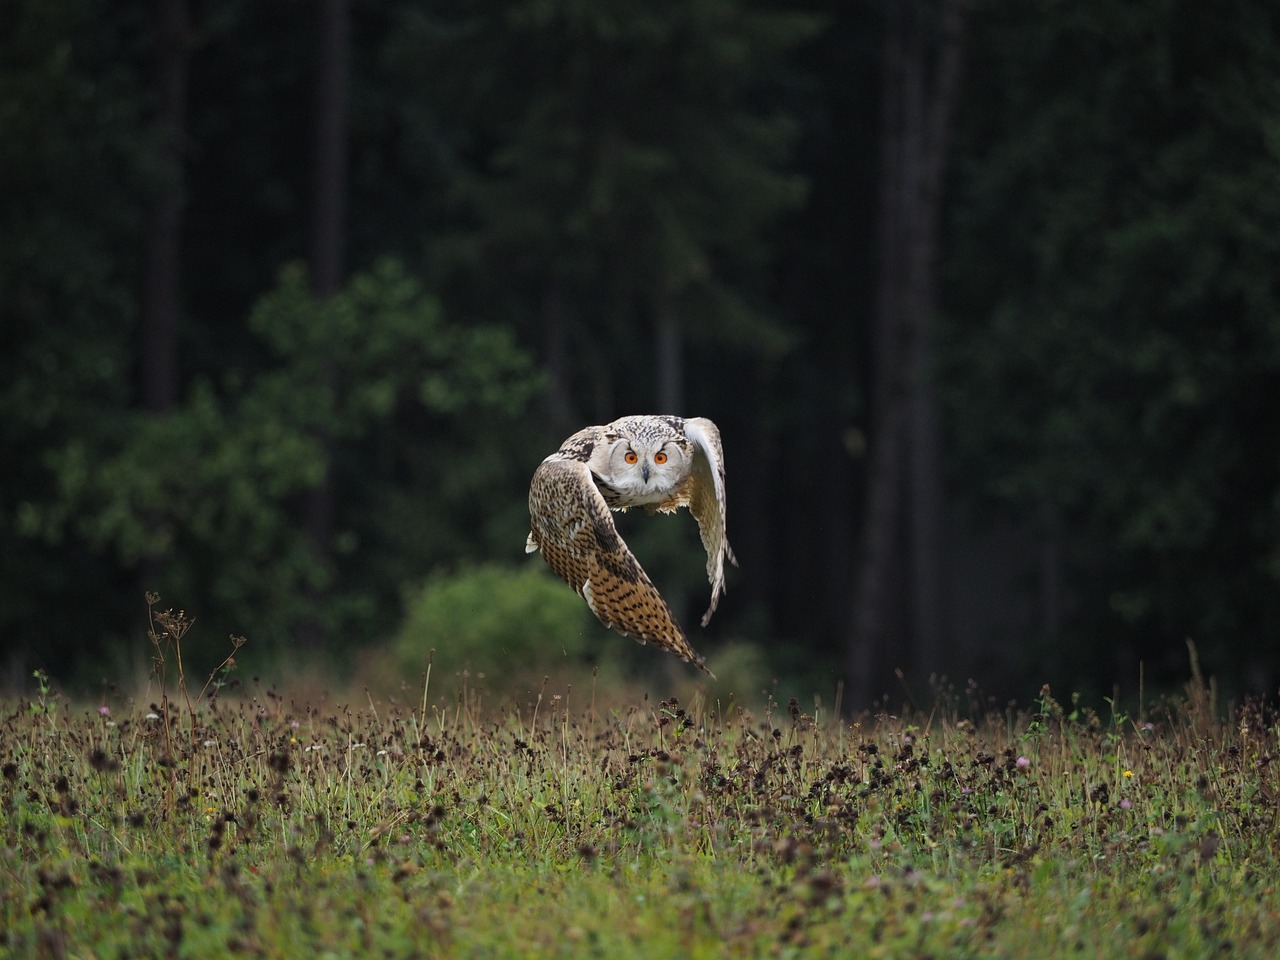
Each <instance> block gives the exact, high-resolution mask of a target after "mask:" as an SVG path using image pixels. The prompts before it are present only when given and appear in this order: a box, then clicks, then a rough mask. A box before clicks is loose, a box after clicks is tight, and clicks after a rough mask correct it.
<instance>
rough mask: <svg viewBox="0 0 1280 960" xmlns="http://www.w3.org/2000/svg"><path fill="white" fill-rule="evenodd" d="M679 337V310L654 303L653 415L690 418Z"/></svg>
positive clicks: (668, 303) (668, 301)
mask: <svg viewBox="0 0 1280 960" xmlns="http://www.w3.org/2000/svg"><path fill="white" fill-rule="evenodd" d="M681 341H682V337H681V335H680V309H679V308H678V307H677V306H676V304H675V302H674V300H673V299H672V298H671V297H669V296H666V297H663V298H662V299H661V300H660V301H659V303H658V316H657V348H658V349H657V357H656V358H655V359H656V360H657V364H658V396H657V403H658V407H657V409H656V410H654V411H653V412H654V413H661V414H674V415H675V416H677V417H687V416H692V414H691V413H689V412H688V411H686V410H685V409H684V346H683V343H682V342H681Z"/></svg>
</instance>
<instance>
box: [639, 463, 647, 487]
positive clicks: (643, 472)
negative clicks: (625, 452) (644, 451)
mask: <svg viewBox="0 0 1280 960" xmlns="http://www.w3.org/2000/svg"><path fill="white" fill-rule="evenodd" d="M640 476H642V477H644V482H645V483H648V482H649V465H648V464H647V463H646V464H645V465H644V466H642V467H641V468H640Z"/></svg>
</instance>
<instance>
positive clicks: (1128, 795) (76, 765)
mask: <svg viewBox="0 0 1280 960" xmlns="http://www.w3.org/2000/svg"><path fill="white" fill-rule="evenodd" d="M573 695H574V697H575V699H574V700H573V702H572V703H571V702H570V698H569V696H568V695H567V694H566V695H565V696H564V697H559V696H557V697H555V698H552V699H550V700H548V701H547V702H545V703H542V704H540V706H541V708H542V709H541V710H539V709H537V708H536V707H534V708H532V709H527V708H525V707H524V706H513V707H510V708H504V709H503V710H502V711H500V712H497V713H494V714H490V715H485V714H482V713H480V712H478V711H476V710H474V709H472V708H471V707H470V706H469V705H467V704H453V703H447V704H445V705H439V704H427V705H424V706H423V707H421V708H418V707H417V706H416V704H417V702H418V698H417V697H416V696H414V695H412V694H411V695H410V696H409V698H408V699H409V701H410V703H412V704H415V706H406V704H405V702H404V700H403V699H402V698H399V697H397V698H396V700H394V701H392V702H381V701H378V702H374V701H373V700H369V701H367V705H365V703H366V701H362V706H361V707H360V708H359V709H353V708H351V707H344V706H341V705H335V704H331V703H321V702H315V701H307V700H301V701H299V700H295V699H294V698H293V697H292V696H291V695H290V694H289V693H288V692H284V693H282V692H280V691H277V690H274V689H268V690H262V689H252V690H248V691H245V696H244V698H243V699H241V700H238V701H227V700H225V699H223V700H214V701H206V702H203V703H201V704H200V705H199V706H198V708H197V709H196V710H195V711H194V712H192V713H190V714H188V715H186V716H183V715H182V711H181V710H179V708H178V707H177V705H172V704H171V705H169V706H168V707H167V708H165V709H163V712H158V711H157V710H156V709H153V708H152V707H150V706H144V705H142V704H143V703H145V702H146V701H141V702H140V703H137V704H135V703H133V702H132V701H128V700H124V699H122V698H117V697H112V698H110V699H108V700H103V701H97V702H95V703H94V705H93V707H92V708H90V709H88V710H84V709H83V708H78V707H70V708H67V709H65V710H64V711H61V712H60V713H59V714H58V716H57V718H56V723H51V722H49V719H48V718H47V717H46V716H45V715H42V714H41V713H40V712H39V711H33V710H31V709H29V705H28V704H26V703H24V702H21V701H19V702H17V703H5V704H3V705H0V706H2V707H3V709H0V716H2V717H3V719H0V734H2V735H0V811H3V816H0V865H3V868H4V869H3V870H0V951H2V952H3V953H4V954H5V955H12V956H39V955H41V954H49V955H66V956H87V955H90V954H92V955H95V956H114V955H117V954H128V955H130V956H168V955H187V954H193V955H194V954H199V955H202V956H212V955H229V954H250V955H263V956H286V955H287V956H294V955H299V954H311V953H314V954H316V955H336V956H373V955H376V956H393V957H410V956H413V957H455V956H456V957H471V956H528V955H530V954H531V953H539V954H541V953H545V954H548V955H578V954H589V955H600V956H608V957H620V958H636V960H641V958H643V960H653V958H663V957H682V958H683V957H696V958H701V957H707V958H711V957H723V956H726V955H731V956H735V957H738V956H741V957H779V956H782V957H786V956H831V957H836V956H864V955H865V956H924V955H928V956H947V957H987V956H1010V957H1014V956H1037V957H1046V958H1056V957H1075V956H1081V955H1085V956H1096V955H1112V954H1115V953H1116V952H1117V950H1119V952H1120V953H1121V954H1122V955H1123V956H1127V957H1149V956H1210V955H1215V954H1223V955H1230V956H1233V957H1247V958H1253V957H1257V958H1270V957H1273V956H1275V953H1276V950H1277V949H1280V930H1278V929H1277V927H1276V925H1275V924H1274V923H1273V922H1272V919H1273V918H1274V916H1275V914H1276V912H1277V910H1280V890H1278V889H1277V887H1276V885H1275V883H1274V882H1273V879H1272V878H1274V876H1275V875H1276V871H1277V869H1280V863H1278V862H1277V858H1278V856H1280V854H1278V852H1277V848H1276V844H1275V842H1274V819H1275V810H1274V802H1273V798H1274V796H1275V795H1276V792H1277V790H1280V771H1277V769H1276V768H1277V765H1276V764H1275V763H1273V762H1271V759H1272V757H1273V756H1274V754H1275V751H1276V748H1277V739H1276V738H1277V732H1278V731H1277V728H1276V726H1275V723H1274V717H1272V716H1268V715H1266V714H1265V713H1264V712H1263V711H1261V710H1258V709H1256V708H1252V707H1250V708H1246V709H1244V710H1241V711H1239V712H1237V713H1236V714H1235V715H1233V716H1231V717H1230V718H1229V720H1227V721H1225V722H1224V721H1220V720H1218V719H1215V718H1214V717H1213V716H1212V715H1211V714H1209V713H1206V712H1205V711H1204V710H1203V709H1202V703H1203V696H1204V695H1203V691H1198V692H1197V691H1194V690H1193V691H1192V693H1191V696H1190V698H1189V699H1188V700H1187V701H1186V702H1171V703H1169V704H1167V705H1162V706H1161V707H1160V708H1159V709H1157V710H1154V711H1152V712H1151V713H1150V714H1148V715H1147V716H1146V717H1144V718H1127V717H1125V716H1123V715H1121V714H1113V715H1112V717H1111V718H1110V719H1109V720H1104V719H1101V718H1099V717H1098V716H1097V715H1096V714H1093V713H1090V712H1088V711H1087V710H1080V711H1078V712H1077V713H1076V714H1075V715H1067V714H1066V712H1065V711H1064V710H1063V708H1062V707H1060V706H1059V705H1058V704H1057V703H1056V702H1055V701H1054V699H1053V697H1052V696H1051V695H1050V693H1049V691H1048V690H1047V689H1046V690H1045V691H1043V692H1042V694H1041V697H1040V699H1039V702H1038V707H1039V711H1040V712H1039V713H1038V714H1035V715H1025V714H1022V715H1017V716H1005V715H1002V714H995V715H992V716H990V717H987V718H982V717H976V718H970V717H963V718H962V717H959V716H957V715H955V714H954V712H952V711H949V710H945V709H943V710H939V711H936V712H935V713H934V714H933V715H932V716H930V717H928V718H926V717H924V716H920V715H908V716H904V717H902V718H894V717H889V716H885V715H882V716H880V717H878V718H872V717H869V716H864V717H862V718H861V719H860V720H859V721H858V722H856V723H853V724H847V723H844V722H841V721H833V720H830V719H828V718H825V717H812V716H808V715H806V714H804V713H802V712H801V710H800V709H799V707H798V705H797V704H795V703H794V702H793V703H792V704H790V705H789V706H788V708H787V709H786V711H785V714H784V713H783V711H780V710H775V708H774V706H773V705H768V706H766V707H765V708H764V709H763V710H762V711H761V712H759V713H757V714H753V713H751V712H750V711H747V710H743V709H741V708H738V709H731V710H728V711H724V712H721V711H718V710H713V709H709V708H708V707H707V706H706V705H705V703H704V701H703V700H702V699H701V697H695V698H694V701H693V702H691V703H690V704H689V705H687V706H685V705H682V704H681V703H679V702H677V701H676V700H675V699H674V698H672V699H667V700H663V701H661V702H658V703H653V702H650V701H648V700H645V701H644V702H625V701H618V702H615V703H613V704H612V705H610V706H608V707H605V706H601V707H600V708H597V707H596V705H595V703H594V702H593V703H592V706H591V707H589V708H584V707H583V706H582V705H581V703H582V702H585V700H579V699H576V698H577V697H578V692H577V691H574V693H573ZM167 729H171V730H175V731H178V732H179V733H180V735H171V734H167V733H166V730H167ZM1118 945H1119V946H1118Z"/></svg>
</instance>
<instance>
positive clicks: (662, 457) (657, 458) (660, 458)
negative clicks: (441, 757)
mask: <svg viewBox="0 0 1280 960" xmlns="http://www.w3.org/2000/svg"><path fill="white" fill-rule="evenodd" d="M653 462H654V463H666V462H667V455H666V454H665V453H655V454H654V455H653Z"/></svg>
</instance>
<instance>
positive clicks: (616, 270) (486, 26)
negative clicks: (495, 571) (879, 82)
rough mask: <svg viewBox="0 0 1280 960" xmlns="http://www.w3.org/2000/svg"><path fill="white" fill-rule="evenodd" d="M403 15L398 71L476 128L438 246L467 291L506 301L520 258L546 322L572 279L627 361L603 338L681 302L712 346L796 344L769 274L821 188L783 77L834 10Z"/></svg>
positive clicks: (604, 8)
mask: <svg viewBox="0 0 1280 960" xmlns="http://www.w3.org/2000/svg"><path fill="white" fill-rule="evenodd" d="M403 17H404V20H403V25H402V29H401V30H399V31H398V32H397V33H396V34H395V36H394V38H393V39H392V40H391V41H389V43H388V45H387V50H386V59H387V62H388V63H389V64H390V65H391V68H392V69H393V70H395V71H397V72H398V73H400V74H401V75H402V76H405V77H406V78H411V80H412V82H413V83H414V84H415V85H416V86H417V87H419V88H420V89H422V90H424V91H427V92H429V93H430V94H431V97H432V100H433V105H434V107H435V110H436V111H437V113H438V115H439V116H441V117H442V118H443V119H444V120H445V121H446V122H447V123H448V124H449V127H448V129H456V130H459V131H460V132H459V134H458V140H459V142H460V143H461V149H460V151H459V154H460V156H459V159H461V160H462V161H463V162H462V163H458V164H456V165H455V166H454V167H453V168H452V169H451V170H450V171H449V173H450V176H451V194H452V196H453V199H454V200H455V203H456V204H457V207H458V211H459V212H458V213H455V215H454V218H453V220H454V222H456V223H458V224H459V228H458V230H457V231H456V232H455V231H451V232H449V233H448V234H447V235H446V236H443V237H441V238H440V239H439V241H438V243H437V247H438V251H439V256H440V260H441V262H442V263H443V265H444V266H443V268H442V269H446V270H449V269H451V270H452V275H453V276H454V282H455V283H458V284H460V285H462V286H464V287H466V288H467V289H470V290H473V291H474V295H475V296H476V297H477V299H478V300H479V302H482V303H484V304H487V305H489V306H488V307H487V309H490V310H494V309H504V310H505V309H507V306H506V304H507V303H508V302H509V298H510V295H511V292H512V291H511V290H509V289H506V288H493V287H492V285H491V283H490V280H491V276H492V273H493V270H494V268H495V265H498V264H501V265H502V268H503V270H504V271H505V273H506V274H507V275H508V276H509V277H510V278H511V279H513V280H518V281H519V282H520V283H521V284H522V287H521V288H519V289H526V287H524V286H523V285H529V286H528V287H527V289H528V290H529V292H528V293H526V294H525V297H524V300H525V302H524V303H523V304H522V305H520V306H516V305H514V304H513V305H512V308H514V309H518V310H523V311H524V312H526V314H527V312H528V311H529V310H530V307H531V304H530V302H529V299H530V298H532V306H533V307H534V309H536V308H537V305H538V304H540V303H541V301H542V296H543V293H544V290H543V288H544V287H545V285H546V284H547V283H548V282H549V281H551V282H554V283H555V284H556V285H557V289H558V290H559V296H561V297H562V298H563V300H564V306H565V308H566V309H567V310H568V311H569V314H570V322H571V324H572V325H573V328H574V330H575V336H576V337H577V338H578V339H579V342H580V343H583V344H589V345H590V349H592V350H594V349H605V350H606V352H607V353H609V354H612V353H613V352H614V351H608V350H607V348H606V346H605V345H604V344H603V343H600V344H597V343H594V342H593V341H594V340H595V339H596V338H598V337H599V336H600V331H602V330H603V331H606V332H611V333H622V332H626V331H630V330H633V329H635V327H636V325H637V323H639V322H642V318H644V317H646V316H648V317H652V316H653V314H654V313H655V311H661V310H662V309H666V308H670V307H679V308H681V312H682V315H683V316H684V319H685V320H686V321H687V325H688V329H689V330H690V331H691V332H692V333H694V334H695V335H696V336H699V337H701V338H704V339H708V340H713V341H717V342H733V343H737V344H739V345H741V346H743V347H746V348H749V349H751V350H755V351H758V352H761V353H771V352H776V351H777V350H778V349H779V348H780V347H782V346H784V345H785V344H786V343H787V342H788V339H789V337H788V335H787V334H786V332H785V331H784V330H783V329H782V328H781V327H780V326H779V325H778V324H777V322H776V318H774V317H770V316H768V315H767V312H766V311H763V310H761V309H760V308H759V305H758V302H757V296H758V294H759V292H760V291H759V290H758V289H754V290H753V289H752V278H753V276H754V271H755V270H757V269H758V268H759V267H760V265H761V264H762V263H764V262H766V261H767V259H768V256H769V253H770V250H769V244H768V241H767V239H766V236H767V230H768V228H769V227H770V225H772V224H773V223H774V222H776V220H777V218H778V217H779V215H780V214H782V213H783V212H785V211H789V210H793V209H795V208H796V207H797V206H798V205H800V204H801V203H802V202H803V199H804V196H805V181H804V179H803V178H802V177H800V176H798V175H796V174H795V173H793V172H790V171H788V170H787V169H786V160H787V157H788V155H789V152H790V148H791V145H792V144H793V143H794V141H795V139H796V137H797V135H798V128H797V126H796V123H795V121H794V119H793V118H792V117H790V116H789V115H788V114H787V113H786V112H785V111H783V110H781V109H779V108H778V107H777V106H776V103H777V99H778V98H777V87H778V84H779V80H778V74H777V71H778V69H779V64H780V63H781V61H782V60H783V58H784V57H785V56H786V54H787V53H788V52H789V51H791V50H793V49H794V48H795V47H797V46H798V45H799V44H800V43H802V42H803V41H804V40H806V39H808V38H810V37H812V36H813V35H814V34H815V33H816V32H817V30H818V29H819V26H820V23H819V21H818V20H817V18H815V17H813V16H811V15H808V14H803V13H796V12H784V11H781V10H776V9H770V8H768V7H764V6H759V5H755V4H750V3H742V2H739V0H694V2H689V3H682V4H667V5H662V6H659V7H653V6H644V5H641V6H637V5H632V4H616V3H611V4H604V5H591V4H581V3H577V2H546V0H529V2H521V3H516V4H512V3H505V2H498V3H495V2H486V0H480V2H473V3H469V4H464V5H463V6H462V7H461V8H460V10H459V11H458V12H457V13H456V14H455V19H453V20H448V19H442V18H439V17H437V16H431V15H427V14H424V13H423V12H422V11H420V10H417V9H414V10H406V11H404V14H403ZM581 353H582V355H583V356H588V355H589V351H588V350H583V351H581ZM634 402H641V403H649V404H651V403H653V402H654V397H653V394H652V391H650V393H649V395H647V396H644V395H642V396H641V397H640V398H638V399H637V400H636V401H634Z"/></svg>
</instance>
